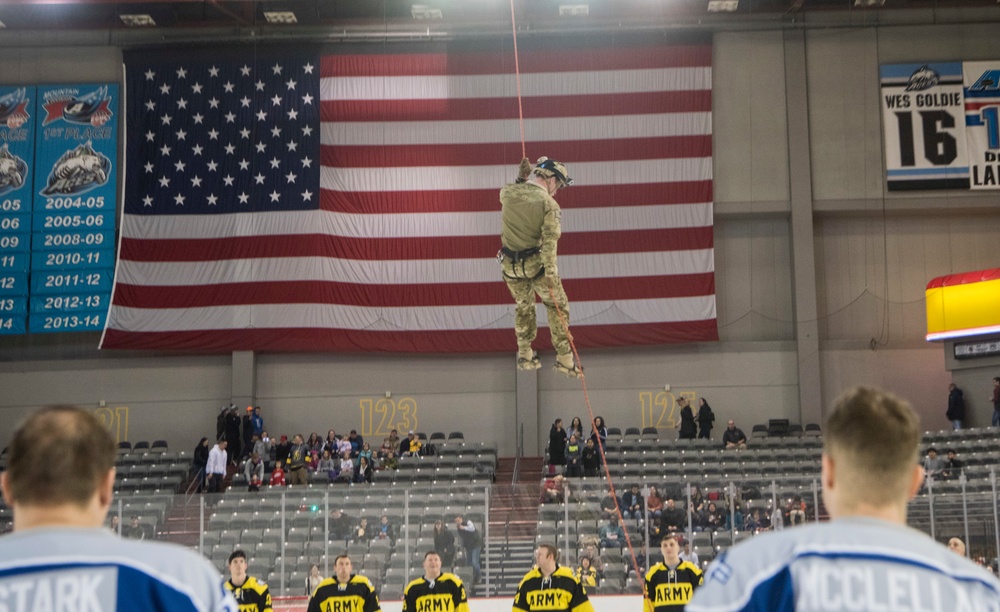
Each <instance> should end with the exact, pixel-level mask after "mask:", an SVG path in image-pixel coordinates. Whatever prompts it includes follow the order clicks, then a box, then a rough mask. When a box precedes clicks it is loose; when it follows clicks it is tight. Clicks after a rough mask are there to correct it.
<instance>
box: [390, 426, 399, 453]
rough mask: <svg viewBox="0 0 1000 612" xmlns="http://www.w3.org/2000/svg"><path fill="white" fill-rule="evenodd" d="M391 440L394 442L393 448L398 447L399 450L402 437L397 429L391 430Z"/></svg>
mask: <svg viewBox="0 0 1000 612" xmlns="http://www.w3.org/2000/svg"><path fill="white" fill-rule="evenodd" d="M389 442H390V443H391V444H392V446H393V448H395V449H397V451H398V449H399V443H400V439H399V432H398V431H396V430H395V429H393V430H390V431H389Z"/></svg>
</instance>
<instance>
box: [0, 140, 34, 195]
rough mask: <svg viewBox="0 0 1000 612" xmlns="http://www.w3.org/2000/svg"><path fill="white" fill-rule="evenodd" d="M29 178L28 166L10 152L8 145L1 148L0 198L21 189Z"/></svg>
mask: <svg viewBox="0 0 1000 612" xmlns="http://www.w3.org/2000/svg"><path fill="white" fill-rule="evenodd" d="M26 176H28V164H27V163H26V162H25V161H24V160H23V159H21V158H20V157H18V156H17V155H14V154H13V153H11V152H10V148H9V147H8V146H7V144H6V143H4V145H3V146H2V147H0V196H2V195H4V194H7V193H10V192H11V191H14V190H15V189H19V188H20V187H21V185H23V184H24V178H25V177H26Z"/></svg>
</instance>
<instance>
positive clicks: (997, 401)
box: [990, 376, 1000, 427]
mask: <svg viewBox="0 0 1000 612" xmlns="http://www.w3.org/2000/svg"><path fill="white" fill-rule="evenodd" d="M990 400H991V401H992V402H993V427H1000V376H994V377H993V395H992V397H990Z"/></svg>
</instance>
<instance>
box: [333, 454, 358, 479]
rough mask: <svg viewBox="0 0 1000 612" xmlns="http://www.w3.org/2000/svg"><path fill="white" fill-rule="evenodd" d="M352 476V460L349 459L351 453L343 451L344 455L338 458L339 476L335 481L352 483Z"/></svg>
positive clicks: (353, 474)
mask: <svg viewBox="0 0 1000 612" xmlns="http://www.w3.org/2000/svg"><path fill="white" fill-rule="evenodd" d="M354 476H355V473H354V460H353V459H351V452H350V451H344V454H343V455H341V457H340V475H339V476H337V480H342V481H344V482H353V481H354Z"/></svg>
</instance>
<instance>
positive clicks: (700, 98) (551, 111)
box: [320, 89, 712, 121]
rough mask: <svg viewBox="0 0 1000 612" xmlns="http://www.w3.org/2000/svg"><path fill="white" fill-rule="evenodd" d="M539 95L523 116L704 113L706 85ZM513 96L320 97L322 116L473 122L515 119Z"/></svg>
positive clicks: (708, 102)
mask: <svg viewBox="0 0 1000 612" xmlns="http://www.w3.org/2000/svg"><path fill="white" fill-rule="evenodd" d="M567 97H568V96H537V97H526V98H524V99H523V104H524V116H525V117H527V118H532V119H537V118H542V117H566V116H572V117H598V116H600V117H611V116H616V115H655V114H660V113H688V112H708V111H710V110H712V92H711V91H709V90H704V89H699V90H689V91H654V92H641V93H618V94H590V95H579V96H572V100H573V102H572V103H571V104H567V101H566V100H567ZM517 116H518V111H517V99H516V98H474V99H461V98H449V99H438V100H324V101H323V103H322V106H321V107H320V117H321V118H322V120H323V121H439V120H442V119H444V120H447V121H477V120H487V119H499V118H504V117H507V118H510V117H514V118H516V117H517Z"/></svg>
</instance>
